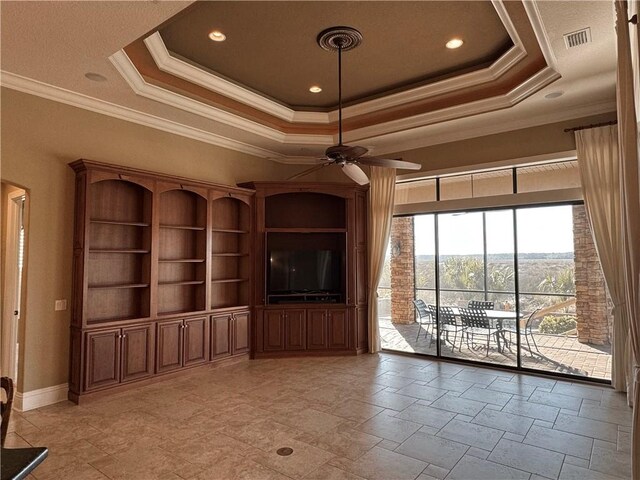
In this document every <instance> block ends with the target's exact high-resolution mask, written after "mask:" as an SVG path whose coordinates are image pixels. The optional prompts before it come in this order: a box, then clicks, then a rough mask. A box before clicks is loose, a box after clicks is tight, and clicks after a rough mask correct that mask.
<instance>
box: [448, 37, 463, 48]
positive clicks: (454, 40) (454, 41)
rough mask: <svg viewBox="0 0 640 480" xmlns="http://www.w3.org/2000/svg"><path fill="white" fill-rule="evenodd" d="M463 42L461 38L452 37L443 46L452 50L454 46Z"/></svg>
mask: <svg viewBox="0 0 640 480" xmlns="http://www.w3.org/2000/svg"><path fill="white" fill-rule="evenodd" d="M463 43H464V40H462V39H461V38H452V39H451V40H449V41H448V42H447V43H446V44H445V47H447V48H448V49H450V50H454V49H456V48H460V47H461V46H462V44H463Z"/></svg>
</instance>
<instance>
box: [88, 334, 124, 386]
mask: <svg viewBox="0 0 640 480" xmlns="http://www.w3.org/2000/svg"><path fill="white" fill-rule="evenodd" d="M120 335H121V333H120V329H119V328H116V329H113V330H104V331H101V332H88V333H87V337H86V338H87V370H86V380H85V385H86V388H85V390H93V389H95V388H101V387H106V386H108V385H115V384H117V383H119V382H120Z"/></svg>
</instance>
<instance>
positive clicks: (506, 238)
mask: <svg viewBox="0 0 640 480" xmlns="http://www.w3.org/2000/svg"><path fill="white" fill-rule="evenodd" d="M433 218H434V217H433V215H416V216H415V223H414V228H415V238H416V244H415V252H416V255H433V254H434V253H435V245H434V225H433V223H434V220H433ZM486 221H487V253H490V254H493V253H513V213H512V211H511V210H492V211H488V212H486ZM517 221H518V252H519V253H551V252H573V214H572V206H571V205H562V206H552V207H531V208H520V209H518V210H517ZM438 227H439V234H440V254H441V255H478V254H479V255H481V254H482V253H483V252H482V212H469V213H462V214H458V213H453V214H440V217H439V220H438Z"/></svg>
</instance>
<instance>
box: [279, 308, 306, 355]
mask: <svg viewBox="0 0 640 480" xmlns="http://www.w3.org/2000/svg"><path fill="white" fill-rule="evenodd" d="M283 315H284V348H285V350H305V349H306V348H307V335H306V332H307V328H306V327H307V325H306V315H305V311H304V310H285V311H284V313H283Z"/></svg>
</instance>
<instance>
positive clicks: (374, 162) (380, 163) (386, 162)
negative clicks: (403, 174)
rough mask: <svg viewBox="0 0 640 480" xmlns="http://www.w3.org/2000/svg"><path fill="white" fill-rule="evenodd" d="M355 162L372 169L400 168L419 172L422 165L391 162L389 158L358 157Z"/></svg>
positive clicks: (397, 161) (400, 161)
mask: <svg viewBox="0 0 640 480" xmlns="http://www.w3.org/2000/svg"><path fill="white" fill-rule="evenodd" d="M356 162H357V163H360V164H362V165H369V166H373V167H388V168H400V169H402V170H420V169H421V168H422V165H420V164H419V163H413V162H405V161H402V160H393V159H391V158H378V157H360V158H358V159H357V160H356Z"/></svg>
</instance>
